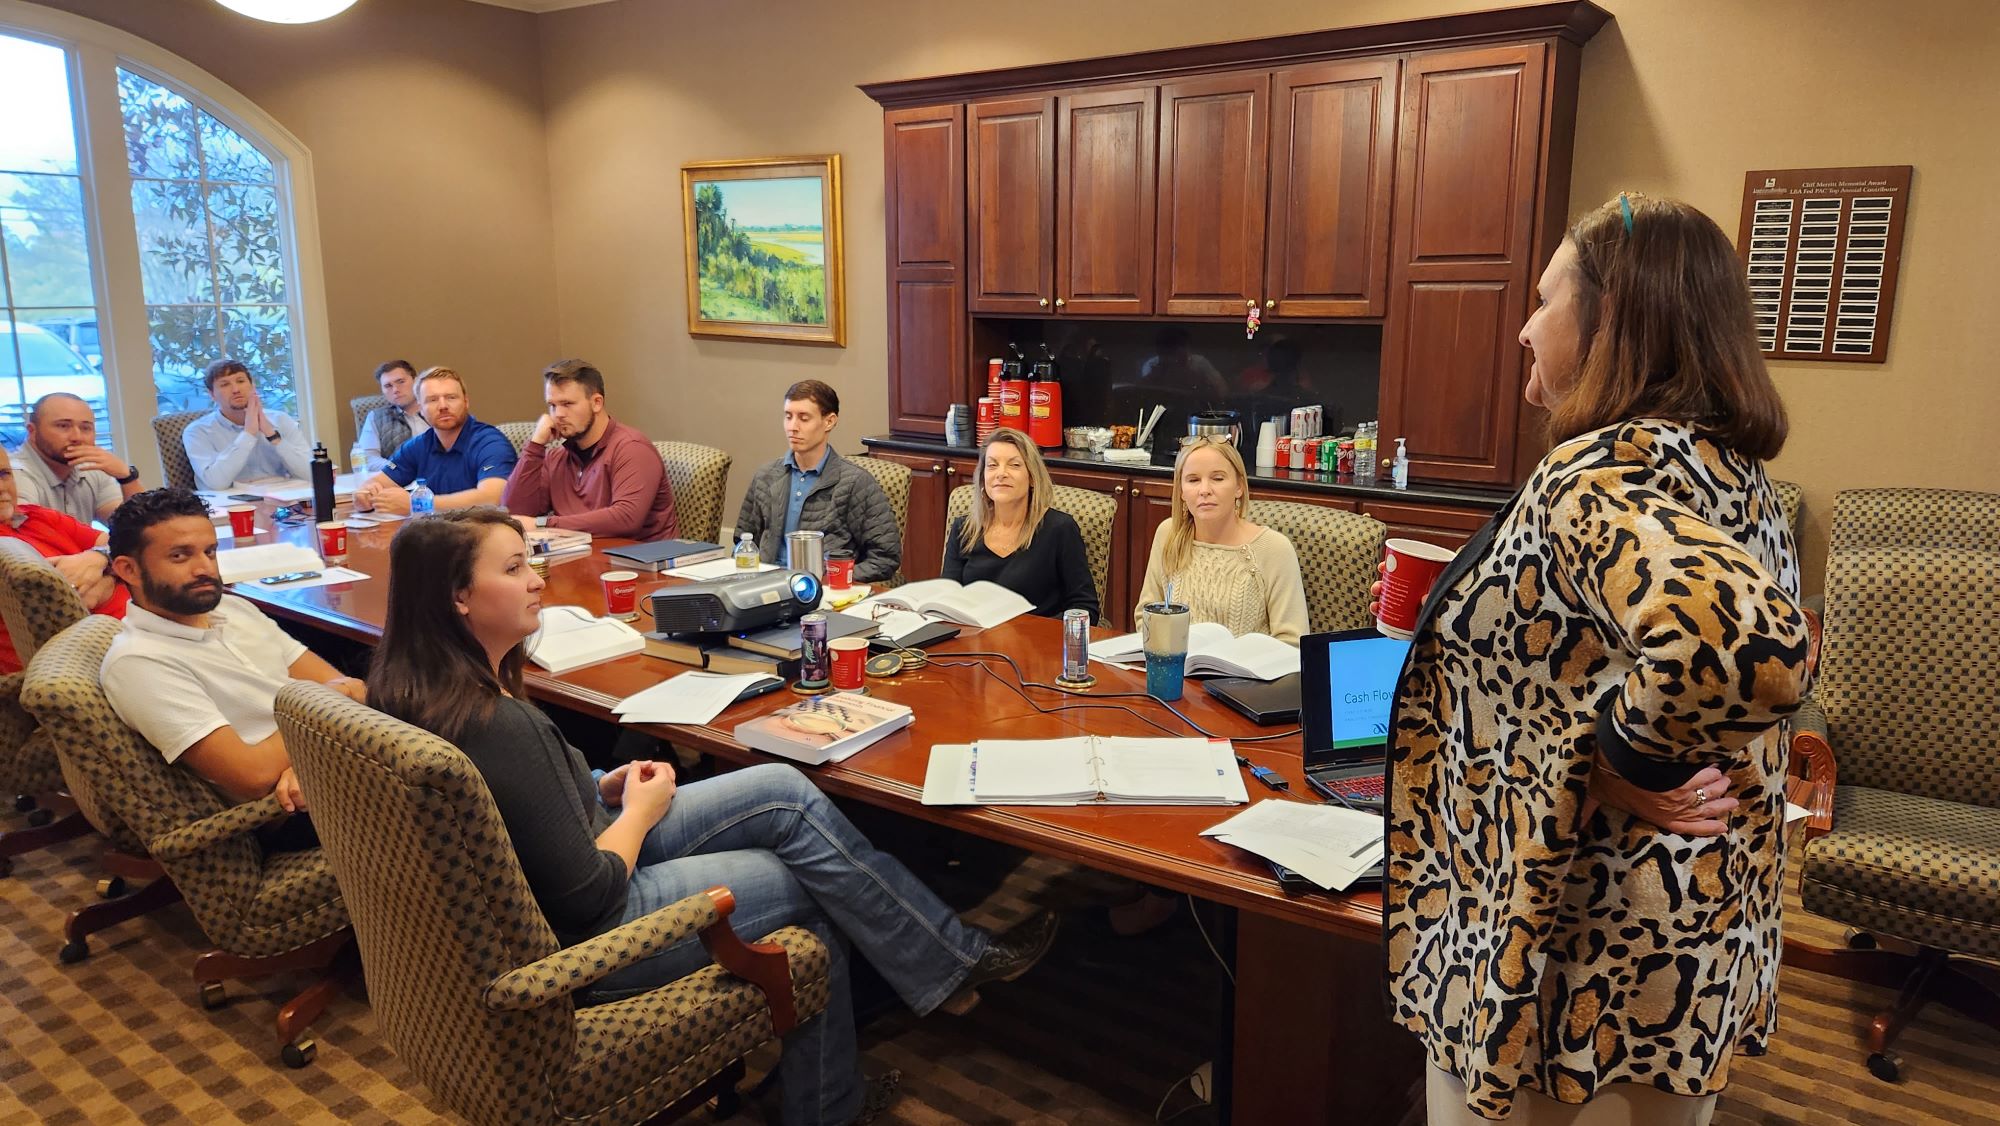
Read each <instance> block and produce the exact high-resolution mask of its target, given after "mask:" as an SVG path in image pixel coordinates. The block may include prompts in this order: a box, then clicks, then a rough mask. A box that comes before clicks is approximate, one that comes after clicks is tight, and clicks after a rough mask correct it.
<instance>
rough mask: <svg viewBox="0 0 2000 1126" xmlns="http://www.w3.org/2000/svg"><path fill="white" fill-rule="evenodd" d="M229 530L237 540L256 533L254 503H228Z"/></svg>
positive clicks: (247, 537) (255, 508) (255, 507)
mask: <svg viewBox="0 0 2000 1126" xmlns="http://www.w3.org/2000/svg"><path fill="white" fill-rule="evenodd" d="M229 531H230V532H231V533H232V534H233V535H235V537H236V538H237V539H239V540H246V539H249V538H250V537H251V536H254V535H256V534H257V506H256V505H254V504H232V505H230V506H229Z"/></svg>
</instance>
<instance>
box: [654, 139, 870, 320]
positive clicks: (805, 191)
mask: <svg viewBox="0 0 2000 1126" xmlns="http://www.w3.org/2000/svg"><path fill="white" fill-rule="evenodd" d="M681 218H682V221H683V228H684V233H685V235H686V239H687V242H686V247H685V256H686V258H687V309H688V332H689V334H690V335H693V336H712V337H721V338H725V339H734V340H774V341H778V342H780V343H785V344H825V345H831V346H833V347H836V348H844V347H846V346H847V293H846V267H847V262H846V250H845V244H844V243H843V242H842V236H841V207H840V154H838V153H829V154H827V155H824V156H792V157H763V158H758V159H752V160H705V161H700V162H697V163H693V164H684V165H682V166H681Z"/></svg>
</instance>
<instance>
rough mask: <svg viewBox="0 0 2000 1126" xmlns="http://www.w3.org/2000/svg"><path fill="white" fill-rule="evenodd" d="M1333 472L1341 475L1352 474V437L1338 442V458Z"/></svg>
mask: <svg viewBox="0 0 2000 1126" xmlns="http://www.w3.org/2000/svg"><path fill="white" fill-rule="evenodd" d="M1335 472H1337V473H1339V474H1340V475H1341V476H1342V477H1352V476H1354V439H1352V438H1347V439H1344V440H1343V441H1342V442H1341V443H1340V460H1339V462H1338V463H1337V464H1336V466H1335Z"/></svg>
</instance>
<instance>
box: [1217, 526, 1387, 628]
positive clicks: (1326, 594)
mask: <svg viewBox="0 0 2000 1126" xmlns="http://www.w3.org/2000/svg"><path fill="white" fill-rule="evenodd" d="M1249 515H1250V522H1251V523H1253V524H1262V525H1263V526H1264V527H1266V528H1270V529H1272V530H1273V531H1277V532H1282V533H1283V534H1284V537H1285V538H1286V539H1288V540H1290V541H1292V550H1294V551H1296V552H1297V553H1298V556H1299V577H1300V578H1301V579H1303V580H1304V581H1305V588H1306V616H1307V618H1308V619H1309V620H1310V621H1311V623H1312V628H1313V630H1314V632H1318V633H1324V632H1326V631H1329V630H1339V629H1364V628H1366V627H1367V625H1368V587H1369V584H1371V583H1373V582H1374V581H1375V578H1376V572H1375V565H1376V564H1378V563H1380V562H1381V561H1382V542H1383V541H1384V540H1386V539H1387V538H1388V536H1389V527H1388V525H1386V524H1384V523H1382V522H1381V521H1380V520H1377V519H1375V518H1374V517H1373V516H1363V515H1361V514H1360V513H1358V512H1344V511H1342V510H1340V509H1338V508H1328V507H1326V506H1325V505H1319V504H1301V503H1299V502H1298V501H1290V500H1253V501H1251V502H1250V514H1249Z"/></svg>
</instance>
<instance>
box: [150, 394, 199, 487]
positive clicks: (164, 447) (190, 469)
mask: <svg viewBox="0 0 2000 1126" xmlns="http://www.w3.org/2000/svg"><path fill="white" fill-rule="evenodd" d="M207 413H208V412H207V411H174V412H173V413H172V414H163V415H160V416H159V417H157V418H155V419H153V437H154V438H155V439H157V440H158V441H159V443H160V472H161V479H162V480H163V481H164V482H165V483H166V484H167V486H168V487H169V488H175V489H199V488H201V485H200V484H199V483H198V482H196V481H195V479H194V463H193V462H191V461H189V460H188V453H187V443H185V442H183V441H182V440H181V435H182V434H184V433H186V432H187V428H188V423H190V422H193V421H194V420H195V419H197V418H200V417H201V416H202V415H205V414H207Z"/></svg>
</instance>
